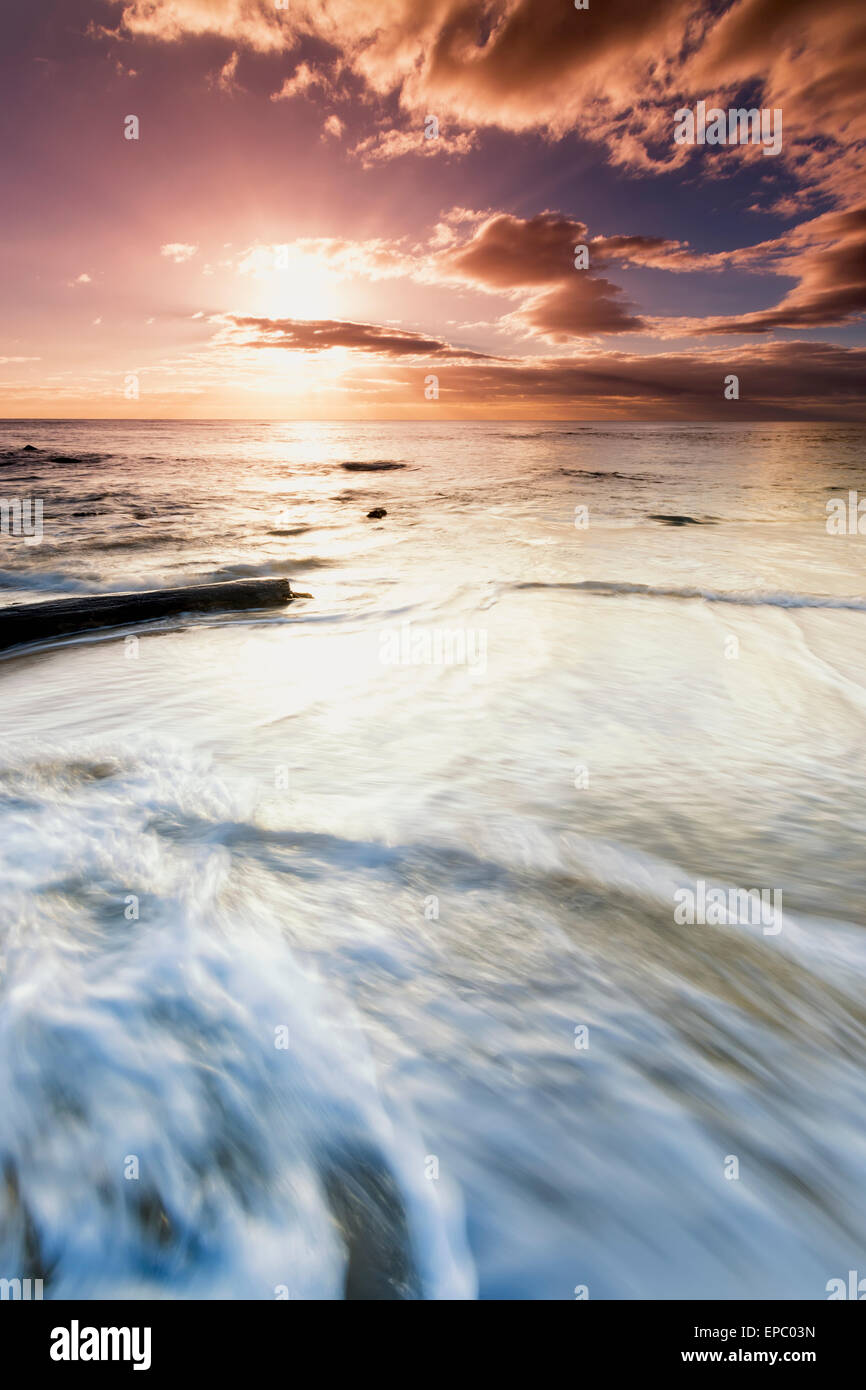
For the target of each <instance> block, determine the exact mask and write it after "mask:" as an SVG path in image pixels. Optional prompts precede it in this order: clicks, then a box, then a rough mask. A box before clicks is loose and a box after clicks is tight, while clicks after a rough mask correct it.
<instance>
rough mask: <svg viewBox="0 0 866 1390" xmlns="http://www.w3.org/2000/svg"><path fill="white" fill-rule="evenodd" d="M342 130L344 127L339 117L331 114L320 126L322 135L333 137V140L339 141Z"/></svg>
mask: <svg viewBox="0 0 866 1390" xmlns="http://www.w3.org/2000/svg"><path fill="white" fill-rule="evenodd" d="M344 130H345V126H344V125H343V122H342V121H341V120H340V117H339V116H337V115H336V114H334V113H332V114H331V115H330V116H329V117H328V119H327V120H326V121H325V124H324V125H323V126H322V135H323V136H328V135H333V136H334V138H335V139H337V140H339V139H340V137H341V135H342V134H343V131H344Z"/></svg>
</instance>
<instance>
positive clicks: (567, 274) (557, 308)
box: [435, 212, 690, 342]
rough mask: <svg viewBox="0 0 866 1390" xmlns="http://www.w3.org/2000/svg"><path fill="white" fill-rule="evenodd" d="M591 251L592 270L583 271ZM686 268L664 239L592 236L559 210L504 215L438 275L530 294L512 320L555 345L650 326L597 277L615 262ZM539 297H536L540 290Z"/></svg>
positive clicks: (457, 251) (684, 258) (441, 265)
mask: <svg viewBox="0 0 866 1390" xmlns="http://www.w3.org/2000/svg"><path fill="white" fill-rule="evenodd" d="M577 247H585V248H586V254H587V258H588V268H586V269H582V268H576V266H575V250H576V248H577ZM616 263H618V264H621V265H629V264H633V265H655V266H661V267H667V268H670V269H683V268H685V266H686V265H688V264H689V263H690V262H689V253H688V251H687V249H686V248H684V246H683V243H681V242H677V241H668V240H666V239H665V238H664V237H649V236H613V237H603V236H597V237H590V235H589V231H588V228H587V226H586V224H585V223H584V222H578V221H576V220H575V219H573V218H568V217H564V216H563V215H562V214H560V213H556V212H543V213H539V214H538V216H536V217H531V218H522V217H514V216H512V215H510V214H507V213H498V214H496V215H494V216H491V217H488V218H487V219H486V220H485V221H484V222H483V223H482V224H481V225H480V226H479V227H477V228H476V230H475V231H474V232H473V233H472V235H471V236H470V237H469V238H468V239H467V240H466V241H464V242H463V243H462V244H460V245H457V246H452V247H449V248H448V249H447V250H445V251H443V252H442V253H440V254H439V255H438V256H437V257H436V261H435V264H436V269H437V272H438V273H440V274H442V275H444V276H446V277H449V276H450V277H454V278H457V279H459V280H462V281H464V282H466V283H468V284H472V285H474V286H477V287H479V288H481V289H485V290H490V291H501V292H503V293H511V292H517V291H521V290H523V291H530V293H529V295H528V297H526V298H525V299H524V301H523V303H522V304H521V307H520V308H519V309H518V310H517V311H516V312H515V313H514V314H513V315H512V316H511V317H512V320H513V321H514V322H515V323H516V324H517V325H518V326H521V325H522V326H523V327H524V328H526V329H528V330H529V331H531V332H533V333H537V334H539V335H540V336H542V337H546V338H550V339H551V340H552V341H554V342H562V341H565V340H566V339H568V338H570V337H585V336H587V335H592V334H596V333H634V332H639V331H640V330H641V329H642V328H643V327H644V326H645V325H644V322H643V320H642V319H641V318H640V317H638V316H637V315H636V314H634V313H632V312H631V309H630V306H629V305H628V304H627V303H626V301H625V300H624V298H623V295H622V290H621V289H620V288H619V287H618V286H617V285H615V284H613V283H612V282H611V281H610V280H607V279H604V278H602V277H600V276H598V275H595V274H594V273H593V270H594V268H595V267H598V266H607V265H612V264H616ZM532 291H534V293H533V292H532Z"/></svg>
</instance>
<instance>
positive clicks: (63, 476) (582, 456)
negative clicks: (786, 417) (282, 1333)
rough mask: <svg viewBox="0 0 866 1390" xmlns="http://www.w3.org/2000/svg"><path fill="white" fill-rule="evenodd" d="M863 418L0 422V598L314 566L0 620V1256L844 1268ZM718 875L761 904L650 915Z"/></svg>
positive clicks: (559, 1291)
mask: <svg viewBox="0 0 866 1390" xmlns="http://www.w3.org/2000/svg"><path fill="white" fill-rule="evenodd" d="M864 444H866V427H864V426H859V425H845V424H843V425H817V424H816V425H802V424H779V425H774V424H761V425H748V426H737V427H735V426H724V425H711V424H710V425H700V424H674V425H666V424H646V425H635V424H592V425H584V424H576V423H568V422H556V423H551V424H537V423H533V422H518V423H507V424H504V423H484V422H473V423H463V422H460V423H442V424H438V425H437V424H427V423H424V424H416V423H412V424H402V423H387V424H386V423H356V422H343V423H314V422H299V423H278V422H270V421H262V422H233V421H212V422H161V421H154V422H146V421H142V422H129V421H116V422H108V421H72V422H55V421H29V422H20V421H2V422H0V492H2V495H3V497H4V498H7V499H9V498H22V499H25V498H30V499H41V501H42V503H43V521H42V535H41V539H39V540H38V543H34V544H28V543H27V540H26V538H24V537H21V536H9V535H3V536H0V603H3V604H9V603H27V602H39V601H42V600H45V599H50V598H61V597H68V596H73V595H82V594H88V593H94V594H101V593H108V592H111V591H126V590H133V589H151V588H157V587H163V586H176V585H181V584H190V585H192V584H198V583H207V582H212V581H216V580H229V579H234V578H243V577H247V576H260V575H282V576H287V577H289V578H291V579H292V580H294V581H295V587H296V588H297V589H298V590H301V591H303V592H305V593H309V594H310V595H311V597H309V598H303V599H298V600H297V601H296V602H295V603H293V604H292V605H290V606H289V607H288V608H286V609H285V610H284V611H279V612H277V613H254V614H232V615H230V616H226V617H219V618H212V619H201V618H200V619H188V620H184V621H177V622H172V623H165V624H162V625H149V626H145V627H144V628H142V629H141V630H140V631H138V630H135V629H132V628H129V629H124V630H122V631H119V632H118V631H114V632H110V633H107V634H106V633H98V634H90V635H89V636H88V637H87V638H86V639H74V640H68V641H65V642H62V643H59V644H56V645H54V646H50V647H43V648H39V649H34V650H28V651H26V652H12V653H10V654H8V655H6V656H5V657H4V658H3V660H2V661H0V727H2V731H3V737H2V749H0V859H2V874H3V879H4V910H3V912H2V914H0V1103H2V1124H0V1169H2V1171H3V1173H4V1175H5V1189H4V1192H3V1196H2V1197H0V1276H4V1275H6V1273H7V1270H11V1271H15V1272H21V1273H27V1274H29V1275H32V1277H42V1278H44V1280H45V1291H46V1297H55V1298H100V1297H115V1298H135V1297H143V1298H164V1297H174V1298H178V1297H179V1298H183V1297H191V1298H228V1299H232V1298H262V1299H271V1298H273V1297H274V1291H275V1289H282V1290H285V1291H286V1292H287V1294H288V1296H289V1297H292V1298H331V1297H333V1298H340V1297H343V1295H344V1290H345V1289H346V1285H347V1280H348V1284H349V1289H350V1292H351V1291H352V1290H354V1291H355V1295H356V1296H358V1291H360V1293H361V1294H363V1293H364V1292H368V1291H369V1290H370V1289H379V1290H380V1291H381V1290H382V1289H386V1290H388V1291H390V1292H391V1293H392V1294H394V1293H396V1294H398V1295H400V1296H408V1297H419V1296H420V1297H425V1298H441V1297H470V1298H471V1297H480V1298H488V1299H489V1298H532V1299H540V1298H553V1299H560V1298H562V1299H572V1298H574V1297H575V1289H576V1288H578V1287H580V1286H585V1287H586V1288H587V1289H588V1291H589V1296H590V1298H593V1299H595V1298H619V1299H634V1298H695V1297H698V1298H713V1297H720V1298H730V1299H735V1298H736V1299H740V1298H743V1299H745V1298H779V1299H786V1298H798V1299H822V1298H825V1297H826V1293H825V1288H826V1285H827V1282H828V1280H830V1279H833V1278H836V1277H842V1278H845V1277H847V1272H848V1271H849V1270H850V1269H859V1270H860V1271H861V1273H862V1274H864V1275H866V1269H864V1268H863V1261H864V1258H866V1257H864V1249H866V1195H864V1193H866V1189H864V1174H866V1077H864V1069H863V1055H864V1032H866V1029H864V1025H866V1005H864V978H866V908H864V902H863V893H864V872H863V833H864V829H866V742H864V738H863V732H864V720H866V566H864V556H866V534H864V535H859V534H840V535H837V534H832V533H831V532H830V531H828V527H827V520H828V514H827V502H828V500H831V499H848V497H849V493H850V492H852V491H854V492H856V493H858V495H859V496H866V462H864V459H866V455H864ZM25 445H32V446H33V447H34V449H35V450H36V452H33V451H27V452H24V446H25ZM358 463H361V464H368V465H370V464H378V465H382V464H398V465H400V466H399V467H391V468H382V467H379V468H376V469H372V470H370V469H363V470H357V469H348V468H346V467H344V465H345V464H358ZM377 507H384V508H385V509H386V511H387V516H386V517H385V518H384V519H381V520H376V519H368V516H367V513H368V512H369V511H371V510H372V509H374V508H377ZM864 531H866V518H864ZM699 884H703V885H705V888H704V890H700V889H699V888H698V885H699ZM712 889H723V890H725V892H727V891H728V890H731V889H741V890H746V889H756V890H759V891H761V890H763V891H766V892H768V893H771V894H772V893H776V894H778V895H780V901H782V902H783V909H782V914H781V918H780V919H779V920H778V921H776V920H774V922H773V925H772V926H771V927H770V928H769V929H767V927H768V924H767V923H766V922H761V921H758V922H748V921H738V920H724V921H721V922H716V921H710V922H695V923H689V922H687V921H685V922H684V921H682V920H677V917H676V906H677V903H678V902H679V901H682V897H681V896H680V897H678V896H677V895H682V894H683V893H691V892H694V893H695V894H698V893H699V892H700V891H705V892H708V891H710V890H712ZM777 927H780V929H779V930H777ZM732 1159H734V1160H736V1163H735V1164H732V1162H731V1160H732ZM133 1160H134V1162H133ZM347 1251H348V1252H349V1253H348V1255H347Z"/></svg>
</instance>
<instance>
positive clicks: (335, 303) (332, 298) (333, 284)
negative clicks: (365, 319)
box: [238, 246, 346, 319]
mask: <svg viewBox="0 0 866 1390" xmlns="http://www.w3.org/2000/svg"><path fill="white" fill-rule="evenodd" d="M238 269H239V271H240V273H241V274H242V275H248V276H250V278H251V279H252V280H253V282H254V284H255V290H254V292H253V294H252V296H251V310H250V311H251V312H252V313H255V314H262V315H265V316H267V317H268V318H272V319H281V318H292V319H323V318H324V319H327V318H341V317H345V315H346V286H345V283H344V281H342V280H341V279H340V278H339V277H338V276H336V275H335V274H334V272H333V270H332V269H331V268H330V267H329V266H327V265H324V264H323V263H322V261H321V260H320V259H319V258H318V257H316V256H313V255H309V254H308V253H306V252H304V251H299V250H297V249H296V248H295V247H293V246H261V247H257V248H256V249H255V250H254V251H252V252H251V253H250V255H249V256H248V257H247V258H246V260H245V261H243V262H242V263H241V265H240V266H239V268H238Z"/></svg>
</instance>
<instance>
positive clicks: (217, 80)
mask: <svg viewBox="0 0 866 1390" xmlns="http://www.w3.org/2000/svg"><path fill="white" fill-rule="evenodd" d="M239 56H240V55H239V54H238V52H237V50H235V51H234V52H233V53H232V54H231V57H229V58H228V59H227V60H226V61H225V62H224V63H223V65H222V67H221V68H220V70H219V72H218V73H216V74H215V75H214V76H212V77H211V78H210V79H209V80H210V83H211V86H213V87H217V88H218V89H219V90H220V91H221V92H225V94H226V96H232V95H233V94H234V93H235V92H242V91H243V87H242V86H241V85H240V83H239V82H238V81H237V70H238V61H239Z"/></svg>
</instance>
